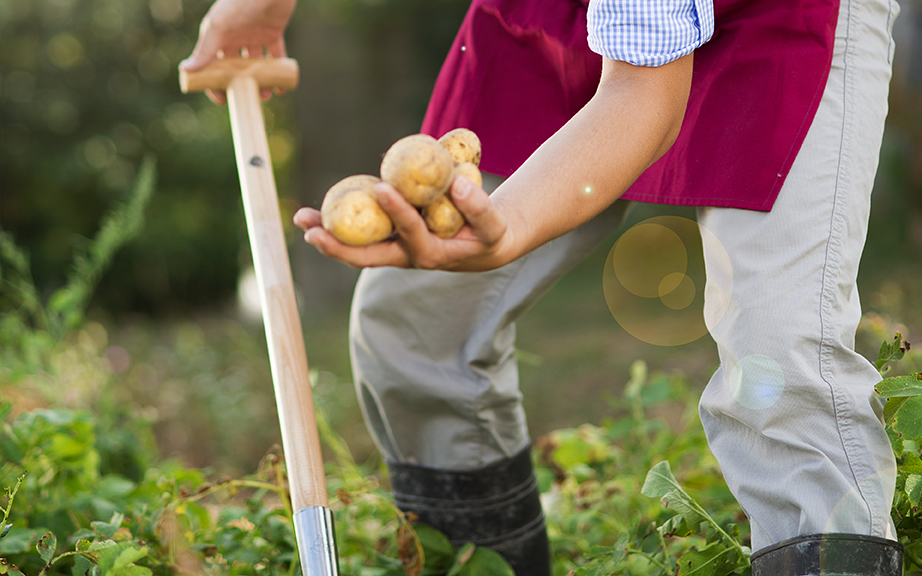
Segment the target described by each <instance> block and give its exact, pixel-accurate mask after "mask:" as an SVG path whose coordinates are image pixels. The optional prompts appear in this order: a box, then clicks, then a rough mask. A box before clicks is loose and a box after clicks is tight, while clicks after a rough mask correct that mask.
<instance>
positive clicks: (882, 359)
mask: <svg viewBox="0 0 922 576" xmlns="http://www.w3.org/2000/svg"><path fill="white" fill-rule="evenodd" d="M907 350H909V343H908V342H903V335H902V334H900V333H899V332H897V333H896V336H894V337H893V340H892V341H891V342H888V341H886V340H884V341H883V343H882V344H881V345H880V350H879V351H878V352H877V362H876V363H875V366H876V367H877V370H878V372H880V371H882V369H883V367H884V366H885V365H886V364H887V362H890V361H892V360H900V359H901V358H902V357H903V355H904V354H906V351H907Z"/></svg>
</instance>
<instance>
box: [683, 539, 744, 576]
mask: <svg viewBox="0 0 922 576" xmlns="http://www.w3.org/2000/svg"><path fill="white" fill-rule="evenodd" d="M737 560H738V558H737V554H736V550H734V549H733V548H727V547H725V546H723V545H722V544H719V543H718V544H711V545H710V546H708V547H707V548H705V549H704V550H691V551H689V552H686V553H685V554H683V555H682V557H681V558H679V561H678V563H677V564H678V570H677V571H676V574H677V576H726V575H728V574H731V573H732V572H733V570H734V569H735V568H736V565H737Z"/></svg>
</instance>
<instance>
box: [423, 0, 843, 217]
mask: <svg viewBox="0 0 922 576" xmlns="http://www.w3.org/2000/svg"><path fill="white" fill-rule="evenodd" d="M654 1H655V0H654ZM838 7H839V3H838V0H715V2H714V20H715V31H714V36H713V37H712V38H711V40H710V41H709V42H708V43H707V44H705V45H703V46H701V47H700V48H698V49H697V50H696V51H695V55H694V72H693V76H692V85H691V93H690V95H689V99H688V107H687V109H686V113H685V120H684V122H683V124H682V129H681V131H680V133H679V136H678V138H677V140H676V142H675V144H674V145H673V146H672V148H671V149H670V150H669V151H668V152H667V153H666V154H665V155H664V156H663V157H662V158H660V159H659V160H658V161H657V162H656V163H654V164H653V165H652V166H650V168H648V169H647V170H646V172H644V173H643V174H642V175H641V177H640V178H639V179H638V180H637V181H636V182H635V183H634V184H633V185H632V186H631V187H630V188H629V189H628V191H627V192H626V193H625V194H624V195H623V198H625V199H630V200H640V201H644V202H656V203H663V204H681V205H692V206H723V207H734V208H746V209H751V210H770V209H771V207H772V204H773V203H774V201H775V198H776V197H777V196H778V192H779V190H780V189H781V185H782V183H783V182H784V178H785V176H786V175H787V173H788V171H789V170H790V168H791V164H792V163H793V162H794V157H795V156H796V155H797V152H798V150H799V149H800V145H801V144H802V143H803V140H804V137H805V136H806V134H807V129H808V128H809V127H810V123H811V122H812V120H813V116H814V114H815V113H816V109H817V107H818V106H819V102H820V98H821V97H822V94H823V89H824V87H825V85H826V79H827V77H828V75H829V67H830V62H831V61H832V50H833V44H834V41H835V25H836V17H837V14H838ZM586 35H587V33H586V3H585V2H584V1H582V0H474V1H473V3H472V4H471V7H470V10H469V11H468V13H467V16H466V17H465V19H464V22H463V23H462V25H461V29H460V31H459V32H458V36H457V37H456V38H455V41H454V44H453V45H452V48H451V51H450V52H449V54H448V57H447V58H446V60H445V63H444V65H443V67H442V70H441V72H440V74H439V77H438V79H437V81H436V85H435V89H434V91H433V94H432V98H431V100H430V102H429V108H428V110H427V112H426V117H425V119H424V121H423V126H422V132H424V133H427V134H431V135H433V136H436V137H438V136H441V135H442V134H444V133H445V132H448V131H449V130H451V129H453V128H457V127H466V128H470V129H471V130H473V131H474V132H476V133H477V135H478V136H479V137H480V139H481V142H482V144H483V156H482V160H481V169H482V170H483V171H485V172H490V173H493V174H498V175H500V176H509V175H510V174H511V173H512V172H514V171H515V170H516V169H517V168H518V167H519V166H520V165H521V164H522V162H524V161H525V159H526V158H528V156H529V155H530V154H531V153H532V152H533V151H534V150H535V149H536V148H537V147H538V146H539V145H540V144H541V143H542V142H544V141H545V140H546V139H547V138H548V137H550V136H551V135H552V134H553V133H554V132H556V131H557V129H558V128H560V127H561V126H562V125H563V124H564V123H565V122H566V121H567V120H568V119H569V118H570V117H571V116H572V115H573V114H575V113H576V112H577V111H578V110H579V109H580V108H582V106H583V105H584V104H585V103H586V102H587V101H588V100H589V99H590V98H591V97H592V95H593V94H594V93H595V89H596V87H597V85H598V81H599V75H600V72H601V62H602V58H601V56H599V55H598V54H596V53H594V52H592V51H591V50H590V49H589V47H588V45H587V43H586ZM626 145H629V143H627V144H626Z"/></svg>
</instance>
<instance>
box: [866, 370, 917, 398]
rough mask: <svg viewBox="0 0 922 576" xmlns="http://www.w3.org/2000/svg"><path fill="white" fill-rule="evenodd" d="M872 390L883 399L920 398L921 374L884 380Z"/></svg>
mask: <svg viewBox="0 0 922 576" xmlns="http://www.w3.org/2000/svg"><path fill="white" fill-rule="evenodd" d="M874 390H875V391H876V392H877V395H878V396H881V397H883V398H899V397H909V396H922V372H917V373H915V374H906V375H904V376H892V377H890V378H884V379H883V380H881V381H880V382H878V383H877V386H875V387H874Z"/></svg>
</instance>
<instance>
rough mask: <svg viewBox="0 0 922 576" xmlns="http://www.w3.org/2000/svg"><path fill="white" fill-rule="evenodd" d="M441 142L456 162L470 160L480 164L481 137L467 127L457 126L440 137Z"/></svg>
mask: <svg viewBox="0 0 922 576" xmlns="http://www.w3.org/2000/svg"><path fill="white" fill-rule="evenodd" d="M439 144H441V145H442V146H444V147H445V149H446V150H448V152H449V153H450V154H451V159H452V160H454V162H455V164H461V163H463V162H470V163H472V164H473V165H474V166H480V138H478V137H477V135H476V134H474V132H472V131H471V130H468V129H467V128H455V129H454V130H451V131H449V132H446V133H445V134H444V135H443V136H442V137H441V138H439Z"/></svg>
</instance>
